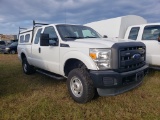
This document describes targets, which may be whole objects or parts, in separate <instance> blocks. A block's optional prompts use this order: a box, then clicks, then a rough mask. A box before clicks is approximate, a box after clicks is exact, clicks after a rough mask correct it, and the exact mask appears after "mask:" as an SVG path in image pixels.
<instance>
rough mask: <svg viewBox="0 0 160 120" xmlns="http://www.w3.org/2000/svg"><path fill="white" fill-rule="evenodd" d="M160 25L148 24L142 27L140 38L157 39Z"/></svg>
mask: <svg viewBox="0 0 160 120" xmlns="http://www.w3.org/2000/svg"><path fill="white" fill-rule="evenodd" d="M159 34H160V25H149V26H146V27H144V31H143V35H142V40H158V36H159Z"/></svg>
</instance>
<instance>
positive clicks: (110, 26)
mask: <svg viewBox="0 0 160 120" xmlns="http://www.w3.org/2000/svg"><path fill="white" fill-rule="evenodd" d="M146 23H147V20H145V19H144V18H142V17H140V16H136V15H127V16H122V17H117V18H111V19H106V20H101V21H95V22H91V23H87V24H85V26H89V27H91V28H93V29H94V30H96V31H97V32H98V33H100V34H101V35H102V36H104V35H107V36H108V37H118V38H123V37H124V35H125V32H126V30H127V28H128V26H131V25H138V24H146Z"/></svg>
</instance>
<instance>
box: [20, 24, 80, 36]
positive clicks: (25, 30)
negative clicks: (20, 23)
mask: <svg viewBox="0 0 160 120" xmlns="http://www.w3.org/2000/svg"><path fill="white" fill-rule="evenodd" d="M56 25H81V24H68V23H67V24H66V23H56V24H48V25H41V26H36V27H35V30H36V28H39V27H45V26H56ZM82 26H83V25H82ZM32 30H33V28H27V29H23V30H21V31H20V32H19V33H20V34H22V33H26V32H30V31H32Z"/></svg>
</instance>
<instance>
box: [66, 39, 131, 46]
mask: <svg viewBox="0 0 160 120" xmlns="http://www.w3.org/2000/svg"><path fill="white" fill-rule="evenodd" d="M122 42H129V40H124V39H119V38H87V39H76V40H74V41H67V42H65V43H64V44H68V45H69V46H70V47H78V48H111V47H112V45H113V44H114V43H122ZM132 42H133V41H132Z"/></svg>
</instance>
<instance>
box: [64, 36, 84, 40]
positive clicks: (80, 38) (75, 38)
mask: <svg viewBox="0 0 160 120" xmlns="http://www.w3.org/2000/svg"><path fill="white" fill-rule="evenodd" d="M64 38H73V39H81V38H83V37H71V36H70V37H64Z"/></svg>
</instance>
